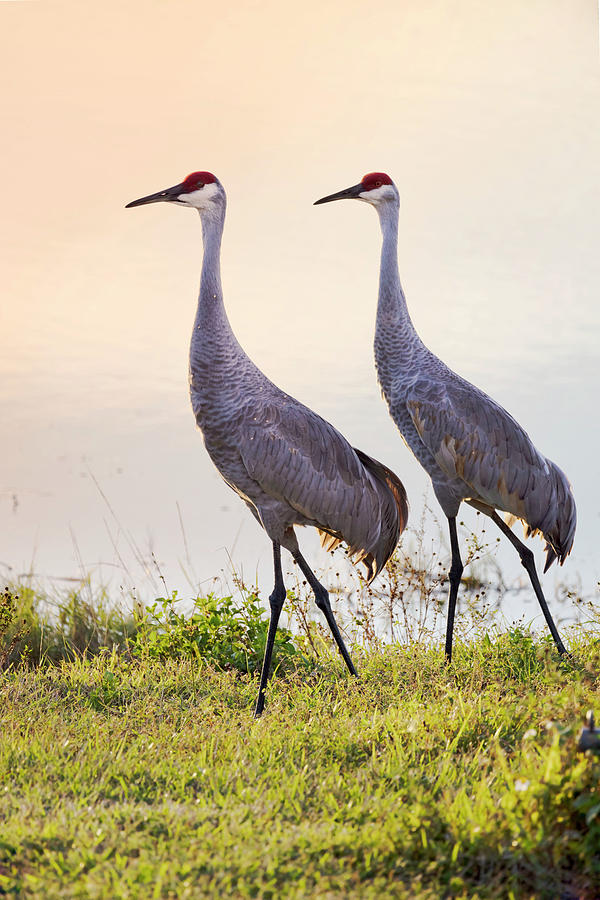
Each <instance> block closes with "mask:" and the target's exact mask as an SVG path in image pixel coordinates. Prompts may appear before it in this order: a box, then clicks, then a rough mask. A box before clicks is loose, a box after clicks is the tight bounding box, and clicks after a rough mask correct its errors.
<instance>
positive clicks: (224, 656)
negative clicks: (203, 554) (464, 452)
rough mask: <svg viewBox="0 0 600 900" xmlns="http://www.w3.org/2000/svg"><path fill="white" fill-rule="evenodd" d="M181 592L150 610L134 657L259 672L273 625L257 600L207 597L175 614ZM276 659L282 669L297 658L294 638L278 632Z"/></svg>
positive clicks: (135, 642) (252, 596)
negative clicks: (190, 661) (191, 660)
mask: <svg viewBox="0 0 600 900" xmlns="http://www.w3.org/2000/svg"><path fill="white" fill-rule="evenodd" d="M178 603H179V604H180V607H181V601H178V597H177V591H174V592H173V593H172V594H171V596H170V597H161V598H159V599H158V600H157V601H156V602H155V603H153V604H152V605H151V606H149V607H148V608H147V609H146V611H145V613H144V615H143V617H142V619H141V620H140V622H139V625H138V630H137V633H136V635H135V638H134V640H133V642H132V644H131V649H132V652H133V653H134V654H136V655H138V656H141V657H144V656H147V657H149V658H151V659H178V658H183V657H186V656H188V657H189V656H191V657H192V658H195V659H197V660H199V661H200V660H205V661H208V662H210V663H212V664H213V665H215V666H217V667H219V668H222V669H237V670H238V671H239V672H256V671H258V670H260V667H261V664H262V658H263V655H264V650H265V644H266V640H267V631H268V627H269V620H268V617H267V616H266V613H265V608H264V605H263V604H262V603H261V601H260V599H259V597H258V595H257V594H256V593H253V592H250V591H244V592H243V594H242V596H241V599H237V600H234V598H233V597H217V596H216V595H215V594H212V593H211V594H208V596H206V597H196V598H195V599H194V600H193V601H192V604H191V609H190V603H189V602H186V603H185V607H184V608H180V611H178V610H177V609H176V605H177V604H178ZM275 656H276V659H277V662H278V663H279V664H281V663H282V662H284V661H285V660H289V659H294V658H296V657H297V656H298V650H297V649H296V647H295V646H294V643H293V640H292V635H291V633H290V632H289V631H288V630H287V629H285V628H279V629H278V631H277V635H276V638H275Z"/></svg>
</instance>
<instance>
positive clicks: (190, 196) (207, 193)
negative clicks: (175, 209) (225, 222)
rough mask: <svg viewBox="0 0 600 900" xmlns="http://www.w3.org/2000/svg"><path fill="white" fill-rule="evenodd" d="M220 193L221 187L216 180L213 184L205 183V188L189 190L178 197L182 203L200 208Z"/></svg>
mask: <svg viewBox="0 0 600 900" xmlns="http://www.w3.org/2000/svg"><path fill="white" fill-rule="evenodd" d="M218 193H219V188H218V187H217V185H216V184H215V183H214V182H211V184H205V185H204V187H203V188H199V189H198V190H197V191H188V192H187V193H185V194H179V196H178V197H177V199H178V200H180V201H181V202H182V203H187V204H189V206H196V207H198V208H200V207H201V206H207V205H208V204H209V203H212V201H213V200H214V199H215V197H216V196H217V194H218Z"/></svg>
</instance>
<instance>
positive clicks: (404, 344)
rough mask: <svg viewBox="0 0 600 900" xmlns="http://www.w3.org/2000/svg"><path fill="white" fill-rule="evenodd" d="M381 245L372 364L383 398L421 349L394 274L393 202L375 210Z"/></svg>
mask: <svg viewBox="0 0 600 900" xmlns="http://www.w3.org/2000/svg"><path fill="white" fill-rule="evenodd" d="M377 212H378V214H379V222H380V225H381V232H382V234H383V245H382V248H381V268H380V274H379V301H378V304H377V323H376V327H375V363H376V366H377V374H378V376H379V381H380V383H381V386H382V388H383V392H384V394H386V396H387V395H388V393H389V391H390V390H391V383H392V381H393V379H394V377H395V376H397V375H398V374H402V373H403V372H408V371H410V370H411V369H412V367H413V365H414V359H415V355H416V354H418V353H420V352H422V351H423V350H424V349H425V347H424V345H423V343H422V341H421V339H420V337H419V336H418V334H417V332H416V330H415V327H414V325H413V323H412V320H411V318H410V315H409V312H408V307H407V305H406V297H405V296H404V291H403V290H402V285H401V284H400V275H399V272H398V212H399V207H398V203H397V202H395V203H394V202H393V201H388V202H386V203H384V204H381V205H380V206H378V207H377Z"/></svg>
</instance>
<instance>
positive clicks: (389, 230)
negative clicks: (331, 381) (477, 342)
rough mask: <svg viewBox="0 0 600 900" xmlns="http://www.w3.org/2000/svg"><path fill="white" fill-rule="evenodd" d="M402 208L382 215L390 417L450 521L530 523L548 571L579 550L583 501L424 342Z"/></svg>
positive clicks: (515, 427)
mask: <svg viewBox="0 0 600 900" xmlns="http://www.w3.org/2000/svg"><path fill="white" fill-rule="evenodd" d="M397 215H398V211H397V208H396V210H395V216H394V211H393V210H392V211H391V213H387V214H386V212H384V213H383V214H382V213H380V218H381V225H382V231H383V235H384V240H383V248H382V259H381V276H380V285H379V303H378V310H377V326H376V332H375V363H376V368H377V373H378V378H379V382H380V384H381V388H382V391H383V394H384V397H385V399H386V401H387V403H388V406H389V410H390V413H391V416H392V418H393V419H394V421H395V423H396V425H397V426H398V428H399V429H400V432H401V434H402V436H403V437H404V440H405V441H406V443H407V445H408V446H409V447H410V449H411V450H412V452H413V453H414V454H415V456H416V457H417V459H418V460H419V462H420V463H421V464H422V466H423V467H424V468H425V469H426V470H427V472H428V473H429V475H430V477H431V480H432V484H433V488H434V491H435V494H436V496H437V498H438V500H439V502H440V505H441V507H442V509H443V510H444V513H445V514H446V515H447V516H448V517H450V518H452V517H454V516H456V514H457V512H458V507H459V505H460V503H461V501H462V500H465V501H466V502H468V503H470V504H471V505H472V506H475V507H476V508H479V509H483V510H484V511H490V510H493V509H498V510H502V511H504V512H506V513H508V518H509V520H511V518H512V517H514V518H516V519H520V520H522V522H523V523H524V526H525V529H526V534H527V535H529V534H531V533H533V534H535V533H540V534H542V535H543V536H544V538H545V540H546V553H547V561H546V569H547V568H548V566H549V565H550V564H551V563H552V562H553V560H554V559H555V558H556V557H558V559H559V561H560V562H561V563H563V562H564V560H565V558H566V556H567V555H568V553H569V552H570V550H571V547H572V545H573V538H574V534H575V525H576V510H575V500H574V498H573V493H572V490H571V485H570V484H569V481H568V479H567V478H566V476H565V475H564V473H563V472H562V471H561V470H560V469H559V468H558V466H557V465H556V464H555V463H553V462H552V461H551V460H549V459H547V458H546V457H545V456H543V455H542V454H541V453H540V452H539V451H538V450H537V449H536V448H535V446H534V444H533V442H532V441H531V439H530V438H529V436H528V435H527V434H526V432H525V431H524V430H523V428H522V427H521V426H520V425H519V423H518V422H516V421H515V419H513V417H512V416H511V415H509V413H507V412H506V410H504V409H503V408H502V407H501V406H500V405H499V404H498V403H496V402H495V401H494V400H492V398H491V397H488V395H487V394H485V393H484V392H483V391H481V390H479V388H477V387H475V386H474V385H472V384H470V383H469V382H468V381H466V380H465V379H464V378H461V377H460V376H459V375H457V374H456V373H455V372H453V371H452V370H451V369H449V368H448V367H447V366H446V365H445V364H444V363H443V362H442V361H441V360H440V359H438V357H437V356H435V355H434V354H433V353H432V352H431V351H430V350H429V349H428V348H427V347H426V346H425V345H424V344H423V342H422V341H421V339H420V338H419V336H418V334H417V332H416V330H415V328H414V326H413V324H412V321H411V319H410V316H409V313H408V308H407V305H406V299H405V297H404V293H403V291H402V287H401V285H400V280H399V275H398V260H397V238H398V234H397Z"/></svg>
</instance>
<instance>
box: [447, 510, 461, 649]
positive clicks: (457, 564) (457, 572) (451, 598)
mask: <svg viewBox="0 0 600 900" xmlns="http://www.w3.org/2000/svg"><path fill="white" fill-rule="evenodd" d="M448 526H449V528H450V549H451V550H452V563H451V565H450V593H449V595H448V622H447V624H446V659H447V660H448V662H451V660H452V634H453V632H454V613H455V612H456V597H457V595H458V588H459V585H460V579H461V578H462V573H463V571H464V566H463V564H462V559H461V558H460V548H459V546H458V535H457V533H456V516H453V517H452V518H451V519H450V518H449V519H448Z"/></svg>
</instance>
